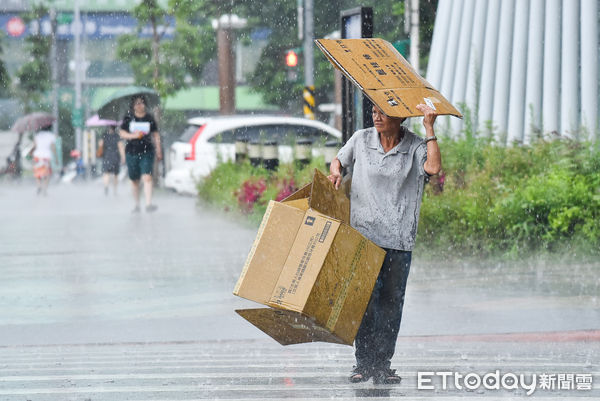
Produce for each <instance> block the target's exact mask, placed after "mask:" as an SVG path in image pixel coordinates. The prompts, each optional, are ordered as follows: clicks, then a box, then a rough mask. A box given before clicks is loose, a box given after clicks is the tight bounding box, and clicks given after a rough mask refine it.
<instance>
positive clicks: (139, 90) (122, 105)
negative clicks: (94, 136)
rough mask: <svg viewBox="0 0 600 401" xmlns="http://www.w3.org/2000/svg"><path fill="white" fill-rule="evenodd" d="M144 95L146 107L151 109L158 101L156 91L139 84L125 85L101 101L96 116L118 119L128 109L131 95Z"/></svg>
mask: <svg viewBox="0 0 600 401" xmlns="http://www.w3.org/2000/svg"><path fill="white" fill-rule="evenodd" d="M135 95H144V97H145V98H146V101H147V104H146V106H147V108H148V109H151V108H153V107H155V106H157V105H158V104H159V103H160V99H159V97H158V93H156V92H155V91H154V90H152V89H148V88H144V87H141V86H127V87H125V88H121V89H117V90H116V91H114V92H113V93H112V94H111V95H110V96H108V97H107V98H106V99H104V101H103V102H102V105H101V106H100V108H99V109H98V116H99V117H100V118H101V119H105V120H116V121H118V120H120V119H122V118H123V116H124V115H125V113H127V111H128V110H129V102H130V100H131V97H132V96H135Z"/></svg>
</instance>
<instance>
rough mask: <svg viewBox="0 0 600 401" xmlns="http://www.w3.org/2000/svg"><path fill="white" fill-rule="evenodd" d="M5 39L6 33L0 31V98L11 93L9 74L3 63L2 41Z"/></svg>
mask: <svg viewBox="0 0 600 401" xmlns="http://www.w3.org/2000/svg"><path fill="white" fill-rule="evenodd" d="M5 39H6V35H5V34H4V33H3V32H0V98H3V97H9V96H10V93H11V88H10V82H11V79H10V74H9V73H8V70H7V69H6V64H5V63H4V60H3V58H4V48H3V47H2V46H3V45H2V42H3V41H4V40H5Z"/></svg>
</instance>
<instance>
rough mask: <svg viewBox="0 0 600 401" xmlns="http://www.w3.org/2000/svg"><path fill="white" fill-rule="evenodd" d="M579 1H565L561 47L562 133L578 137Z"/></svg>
mask: <svg viewBox="0 0 600 401" xmlns="http://www.w3.org/2000/svg"><path fill="white" fill-rule="evenodd" d="M577 43H579V1H569V2H566V3H564V5H563V9H562V48H561V60H562V65H561V70H560V72H561V74H560V75H561V79H560V80H561V95H560V129H561V134H562V135H566V136H568V137H571V138H576V137H578V131H579V127H578V126H579V46H577Z"/></svg>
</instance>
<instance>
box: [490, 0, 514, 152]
mask: <svg viewBox="0 0 600 401" xmlns="http://www.w3.org/2000/svg"><path fill="white" fill-rule="evenodd" d="M514 8H515V2H514V0H503V1H502V7H501V9H500V26H499V33H500V32H501V34H499V35H498V36H499V37H498V54H497V56H496V75H495V83H494V106H493V109H492V110H493V111H492V120H494V124H495V125H496V130H495V132H494V133H495V135H496V140H500V139H501V138H505V135H506V130H507V125H506V123H507V119H508V98H509V95H510V92H509V89H510V79H511V76H510V67H511V60H512V57H513V54H512V44H513V41H512V37H513V26H514V11H515V10H514ZM505 141H506V139H504V140H503V142H502V143H505Z"/></svg>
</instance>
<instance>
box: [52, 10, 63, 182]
mask: <svg viewBox="0 0 600 401" xmlns="http://www.w3.org/2000/svg"><path fill="white" fill-rule="evenodd" d="M50 27H51V30H52V31H51V40H52V45H51V47H50V68H51V73H52V117H54V124H52V132H53V133H54V135H55V136H56V137H57V138H58V132H59V129H58V125H59V120H58V62H57V60H56V9H55V8H54V6H52V7H51V8H50ZM57 153H58V154H59V155H61V154H62V152H61V149H58V148H57ZM56 163H57V165H58V169H59V170H60V169H61V168H62V158H61V157H58V160H56Z"/></svg>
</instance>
